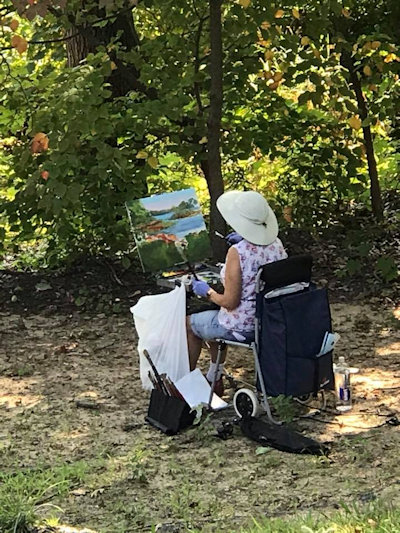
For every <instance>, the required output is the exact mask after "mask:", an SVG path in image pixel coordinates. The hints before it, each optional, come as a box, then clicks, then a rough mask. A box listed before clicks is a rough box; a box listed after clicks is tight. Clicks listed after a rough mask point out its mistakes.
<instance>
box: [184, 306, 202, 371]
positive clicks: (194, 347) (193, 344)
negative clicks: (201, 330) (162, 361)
mask: <svg viewBox="0 0 400 533" xmlns="http://www.w3.org/2000/svg"><path fill="white" fill-rule="evenodd" d="M186 333H187V343H188V350H189V366H190V370H194V369H195V368H196V365H197V361H198V359H199V357H200V352H201V346H202V344H203V341H202V340H201V339H200V338H199V337H197V336H196V335H195V334H194V333H193V331H192V328H191V327H190V316H187V317H186Z"/></svg>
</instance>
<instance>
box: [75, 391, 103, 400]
mask: <svg viewBox="0 0 400 533" xmlns="http://www.w3.org/2000/svg"><path fill="white" fill-rule="evenodd" d="M77 398H79V399H82V400H83V399H91V400H96V399H97V398H99V393H98V392H96V391H94V390H87V391H85V392H80V393H79V394H78V395H77Z"/></svg>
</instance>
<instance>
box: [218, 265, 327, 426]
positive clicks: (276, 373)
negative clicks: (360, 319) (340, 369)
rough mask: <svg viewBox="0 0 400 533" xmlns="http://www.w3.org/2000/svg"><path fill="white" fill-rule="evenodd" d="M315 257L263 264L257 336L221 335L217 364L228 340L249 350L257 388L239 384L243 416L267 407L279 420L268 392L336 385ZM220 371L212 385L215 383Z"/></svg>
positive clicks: (237, 401)
mask: <svg viewBox="0 0 400 533" xmlns="http://www.w3.org/2000/svg"><path fill="white" fill-rule="evenodd" d="M311 269H312V258H311V257H310V256H307V255H302V256H294V257H290V258H288V259H283V260H281V261H276V262H273V263H269V264H267V265H264V266H262V267H261V268H260V269H259V271H258V273H257V277H256V319H255V340H254V342H252V343H241V342H232V341H227V340H224V339H217V342H218V356H217V368H218V364H219V362H220V360H221V357H222V353H223V350H224V349H225V347H226V345H231V346H238V347H242V348H247V349H251V350H252V352H253V355H254V362H255V371H256V385H255V387H254V389H255V391H253V390H251V389H249V388H241V389H239V390H238V391H237V392H236V394H235V396H234V408H235V410H236V412H237V414H238V415H239V416H241V417H245V416H257V415H259V414H261V413H262V412H266V414H267V416H268V418H269V419H270V420H271V421H272V422H275V423H278V422H276V421H275V420H274V418H273V417H272V414H271V409H270V406H269V403H268V397H269V396H270V397H271V396H272V397H276V396H279V395H284V396H292V397H297V398H301V397H305V396H309V395H317V394H318V392H320V391H325V390H328V389H333V388H334V377H333V367H332V351H330V352H328V353H326V354H323V355H320V351H321V345H322V342H323V340H324V336H325V334H326V332H331V330H332V327H331V315H330V309H329V301H328V295H327V291H326V289H325V288H317V287H316V285H315V284H313V283H312V282H311ZM215 381H216V376H215V379H214V382H213V383H212V386H211V389H212V390H211V394H210V398H211V397H212V392H213V389H214V386H215Z"/></svg>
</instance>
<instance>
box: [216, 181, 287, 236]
mask: <svg viewBox="0 0 400 533" xmlns="http://www.w3.org/2000/svg"><path fill="white" fill-rule="evenodd" d="M241 194H243V193H242V191H228V192H225V193H224V194H222V195H221V196H220V197H219V198H218V200H217V208H218V210H219V212H220V213H221V215H222V216H223V218H224V220H225V221H226V222H227V223H228V224H229V225H230V226H231V227H232V228H233V229H234V230H235V231H236V232H237V233H239V235H241V236H242V237H243V238H244V239H246V241H249V242H251V243H253V244H259V245H268V244H271V243H273V242H274V240H275V239H276V238H277V237H278V233H279V226H278V221H277V220H276V216H275V213H274V212H273V211H272V209H271V208H270V206H269V205H268V218H267V225H266V226H265V225H263V224H256V223H255V222H252V221H251V220H248V219H247V218H245V217H243V216H242V215H241V214H240V213H239V212H238V210H237V208H236V207H235V201H236V200H237V199H238V198H239V197H240V195H241Z"/></svg>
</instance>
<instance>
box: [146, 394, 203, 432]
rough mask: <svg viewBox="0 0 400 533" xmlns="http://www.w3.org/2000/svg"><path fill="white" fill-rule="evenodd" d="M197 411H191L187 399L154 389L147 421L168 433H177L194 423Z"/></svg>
mask: <svg viewBox="0 0 400 533" xmlns="http://www.w3.org/2000/svg"><path fill="white" fill-rule="evenodd" d="M195 417H196V413H195V412H190V407H189V405H188V404H187V403H186V402H185V400H181V399H180V398H174V397H172V396H166V395H165V394H163V393H162V392H160V391H158V390H156V389H153V390H152V391H151V396H150V405H149V410H148V412H147V416H146V422H148V423H149V424H151V425H152V426H154V427H156V428H158V429H160V430H161V431H162V432H163V433H165V434H166V435H176V434H177V433H178V432H179V431H180V430H181V429H184V428H186V427H188V426H191V425H192V424H193V421H194V419H195Z"/></svg>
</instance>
